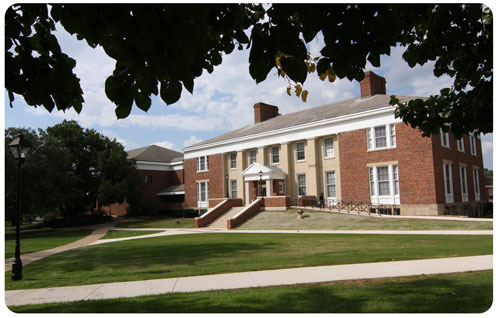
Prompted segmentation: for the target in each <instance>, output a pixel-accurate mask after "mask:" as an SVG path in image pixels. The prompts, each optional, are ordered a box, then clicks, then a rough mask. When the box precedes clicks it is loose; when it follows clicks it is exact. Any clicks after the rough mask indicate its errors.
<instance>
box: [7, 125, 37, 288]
mask: <svg viewBox="0 0 500 318" xmlns="http://www.w3.org/2000/svg"><path fill="white" fill-rule="evenodd" d="M31 148H33V146H31V144H30V143H29V142H28V140H26V139H25V138H24V135H23V134H22V133H21V134H20V135H19V137H17V138H15V139H14V140H12V142H11V143H10V144H9V149H10V151H11V152H12V154H13V155H14V158H16V160H17V211H16V251H15V257H14V263H13V264H12V280H21V279H23V263H22V262H21V242H20V233H21V166H22V164H23V163H24V160H25V159H26V156H27V155H28V153H29V152H30V150H31Z"/></svg>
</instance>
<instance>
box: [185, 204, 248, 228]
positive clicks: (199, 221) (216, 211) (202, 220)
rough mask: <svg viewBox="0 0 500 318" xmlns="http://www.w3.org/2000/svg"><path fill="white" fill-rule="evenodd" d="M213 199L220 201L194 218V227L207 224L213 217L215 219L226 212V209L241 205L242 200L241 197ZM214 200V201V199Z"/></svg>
mask: <svg viewBox="0 0 500 318" xmlns="http://www.w3.org/2000/svg"><path fill="white" fill-rule="evenodd" d="M215 200H220V202H219V203H218V204H217V205H216V206H215V207H214V208H213V209H211V210H209V211H208V212H207V213H205V214H203V215H202V216H201V217H199V218H195V219H194V227H196V228H200V227H204V226H207V225H208V224H210V223H211V222H213V221H214V220H215V219H217V218H218V217H219V216H221V215H223V214H224V213H226V211H227V210H229V209H231V208H233V207H235V206H242V205H243V201H242V200H241V199H214V201H215ZM215 202H216V201H215Z"/></svg>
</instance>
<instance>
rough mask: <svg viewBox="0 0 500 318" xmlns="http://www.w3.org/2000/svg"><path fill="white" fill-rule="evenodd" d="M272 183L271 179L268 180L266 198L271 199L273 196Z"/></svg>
mask: <svg viewBox="0 0 500 318" xmlns="http://www.w3.org/2000/svg"><path fill="white" fill-rule="evenodd" d="M271 184H272V182H271V179H267V180H266V197H270V196H271V193H272V192H271V186H272V185H271Z"/></svg>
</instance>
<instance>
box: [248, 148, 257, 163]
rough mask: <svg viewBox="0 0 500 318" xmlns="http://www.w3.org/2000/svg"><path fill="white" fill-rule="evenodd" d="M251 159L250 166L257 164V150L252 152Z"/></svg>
mask: <svg viewBox="0 0 500 318" xmlns="http://www.w3.org/2000/svg"><path fill="white" fill-rule="evenodd" d="M249 157H250V159H249V162H250V164H252V163H254V162H257V150H256V149H254V150H250V153H249Z"/></svg>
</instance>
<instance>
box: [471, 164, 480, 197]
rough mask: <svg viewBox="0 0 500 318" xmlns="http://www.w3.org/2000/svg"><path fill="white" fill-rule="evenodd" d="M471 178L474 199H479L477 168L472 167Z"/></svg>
mask: <svg viewBox="0 0 500 318" xmlns="http://www.w3.org/2000/svg"><path fill="white" fill-rule="evenodd" d="M472 178H473V181H474V200H475V201H481V188H480V182H479V168H477V167H473V168H472Z"/></svg>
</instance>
